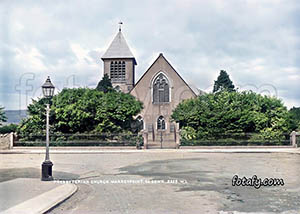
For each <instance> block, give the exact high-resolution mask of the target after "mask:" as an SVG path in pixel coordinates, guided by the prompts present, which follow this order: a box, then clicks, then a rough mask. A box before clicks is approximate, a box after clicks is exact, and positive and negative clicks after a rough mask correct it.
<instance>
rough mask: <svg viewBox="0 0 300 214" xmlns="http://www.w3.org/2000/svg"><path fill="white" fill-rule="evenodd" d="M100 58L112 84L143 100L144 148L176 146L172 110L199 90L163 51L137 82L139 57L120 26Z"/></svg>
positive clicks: (175, 128) (176, 135) (176, 139)
mask: <svg viewBox="0 0 300 214" xmlns="http://www.w3.org/2000/svg"><path fill="white" fill-rule="evenodd" d="M101 59H102V60H103V63H104V72H103V73H104V74H108V76H109V77H110V79H111V82H112V85H113V87H114V88H115V89H116V90H120V91H122V92H124V93H130V94H131V95H133V96H135V97H136V98H137V99H138V100H140V101H141V102H142V103H143V107H144V108H143V110H142V112H141V113H140V114H139V115H138V117H137V119H138V120H140V121H141V123H142V124H143V128H142V129H143V130H142V132H143V135H144V145H145V148H176V147H177V146H178V144H179V127H178V124H176V123H175V122H172V121H171V118H170V117H171V114H172V111H173V109H175V107H176V106H177V105H178V104H179V103H180V102H181V101H183V100H185V99H189V98H193V97H196V96H197V95H199V92H198V91H194V90H192V88H191V87H190V86H189V85H188V84H187V83H186V82H185V81H184V79H183V78H182V77H181V76H180V75H179V73H178V72H177V71H176V70H175V69H174V68H173V67H172V65H171V64H170V62H169V61H168V60H167V59H166V58H165V56H164V55H163V54H162V53H161V54H159V56H158V57H157V58H156V60H155V61H154V62H153V63H152V65H151V66H150V67H149V68H148V69H147V70H146V71H145V73H144V74H143V75H142V77H141V78H140V79H139V80H138V81H137V82H136V83H135V66H136V65H137V61H136V59H135V57H134V56H133V54H132V52H131V51H130V49H129V47H128V45H127V43H126V40H125V38H124V36H123V34H122V32H121V28H120V29H119V32H118V33H117V35H116V36H115V38H114V39H113V41H112V43H111V44H110V46H109V47H108V49H107V50H106V52H105V53H104V55H103V56H102V58H101Z"/></svg>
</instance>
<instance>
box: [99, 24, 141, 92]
mask: <svg viewBox="0 0 300 214" xmlns="http://www.w3.org/2000/svg"><path fill="white" fill-rule="evenodd" d="M101 59H102V60H103V64H104V74H108V76H109V77H110V79H111V82H112V85H113V87H114V88H115V89H116V90H120V91H122V92H124V93H128V92H129V91H130V90H131V89H132V88H133V86H134V84H135V82H134V78H135V66H136V65H137V63H136V60H135V57H134V56H133V54H132V52H131V51H130V49H129V47H128V45H127V43H126V40H125V38H124V36H123V34H122V29H121V26H120V27H119V32H118V33H117V35H116V36H115V38H114V39H113V41H112V42H111V44H110V46H109V47H108V49H107V50H106V52H105V53H104V55H103V56H102V58H101Z"/></svg>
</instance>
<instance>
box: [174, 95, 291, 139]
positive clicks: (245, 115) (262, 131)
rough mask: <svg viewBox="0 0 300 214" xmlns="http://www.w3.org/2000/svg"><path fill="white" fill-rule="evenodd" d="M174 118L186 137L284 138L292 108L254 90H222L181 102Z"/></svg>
mask: <svg viewBox="0 0 300 214" xmlns="http://www.w3.org/2000/svg"><path fill="white" fill-rule="evenodd" d="M171 118H172V119H173V120H174V121H176V122H179V124H180V127H181V128H182V130H183V133H184V135H185V136H186V139H209V138H213V137H216V136H217V137H218V136H233V135H239V136H244V134H245V133H254V134H257V135H256V136H257V137H258V138H259V139H265V140H272V139H276V138H278V137H279V138H281V137H282V136H283V134H284V133H286V132H288V131H289V129H288V111H287V109H286V107H285V106H284V105H283V103H282V102H281V100H279V99H277V98H274V97H268V96H262V95H259V94H255V93H254V92H241V93H240V92H229V91H226V90H224V91H220V92H219V93H216V94H205V95H202V96H199V97H197V98H194V99H189V100H185V101H183V102H182V103H180V104H179V105H178V106H177V107H176V108H175V110H174V111H173V113H172V116H171Z"/></svg>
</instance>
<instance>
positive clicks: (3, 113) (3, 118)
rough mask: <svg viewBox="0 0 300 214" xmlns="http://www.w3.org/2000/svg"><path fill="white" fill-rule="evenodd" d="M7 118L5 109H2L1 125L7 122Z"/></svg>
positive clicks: (0, 114)
mask: <svg viewBox="0 0 300 214" xmlns="http://www.w3.org/2000/svg"><path fill="white" fill-rule="evenodd" d="M6 120H7V118H6V116H5V112H4V107H0V125H2V122H6Z"/></svg>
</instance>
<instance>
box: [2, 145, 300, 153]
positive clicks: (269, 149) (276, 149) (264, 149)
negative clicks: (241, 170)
mask: <svg viewBox="0 0 300 214" xmlns="http://www.w3.org/2000/svg"><path fill="white" fill-rule="evenodd" d="M158 151H159V152H167V153H169V152H193V153H194V152H199V153H282V152H283V153H293V154H300V148H293V147H291V146H260V147H258V146H246V147H241V146H236V147H233V146H228V147H219V146H211V147H209V146H202V147H200V146H198V147H190V146H185V147H181V148H180V149H147V150H144V149H136V148H135V147H52V148H51V147H50V153H51V154H102V153H145V152H146V153H156V152H158ZM0 154H45V148H44V147H14V148H13V149H9V150H0Z"/></svg>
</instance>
